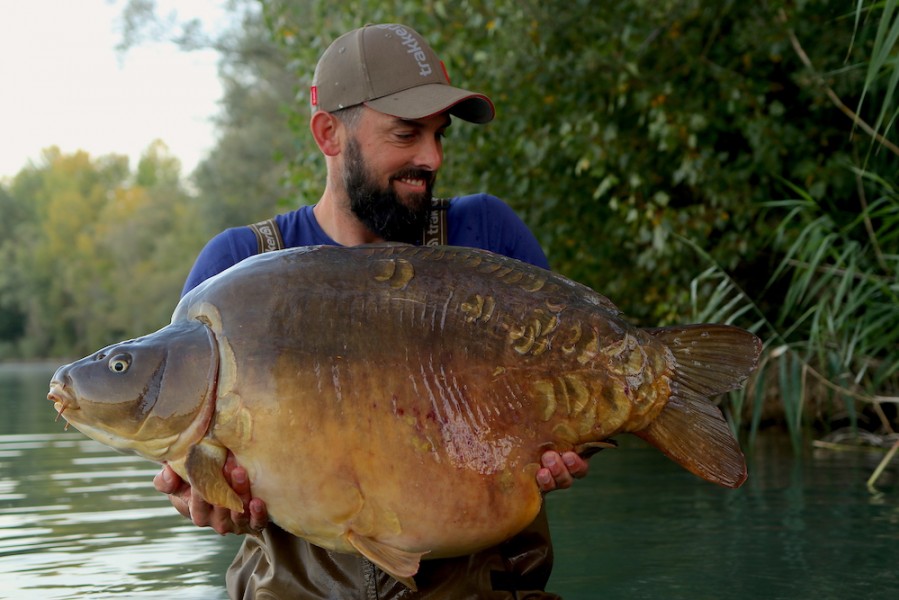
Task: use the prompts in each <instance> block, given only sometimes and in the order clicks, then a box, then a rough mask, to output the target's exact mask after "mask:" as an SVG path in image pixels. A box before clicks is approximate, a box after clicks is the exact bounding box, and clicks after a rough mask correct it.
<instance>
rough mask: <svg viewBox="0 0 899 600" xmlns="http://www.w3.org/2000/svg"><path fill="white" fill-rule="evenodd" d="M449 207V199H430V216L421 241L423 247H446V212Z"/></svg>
mask: <svg viewBox="0 0 899 600" xmlns="http://www.w3.org/2000/svg"><path fill="white" fill-rule="evenodd" d="M449 205H450V201H449V198H432V199H431V214H430V216H429V217H428V223H427V225H425V230H424V234H423V235H422V240H421V243H422V245H423V246H446V244H447V240H448V239H449V226H448V224H447V218H446V211H447V209H448V208H449Z"/></svg>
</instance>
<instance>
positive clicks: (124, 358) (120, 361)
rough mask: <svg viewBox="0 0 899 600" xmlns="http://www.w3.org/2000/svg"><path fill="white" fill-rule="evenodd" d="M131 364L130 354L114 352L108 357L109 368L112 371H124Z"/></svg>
mask: <svg viewBox="0 0 899 600" xmlns="http://www.w3.org/2000/svg"><path fill="white" fill-rule="evenodd" d="M130 366H131V355H130V354H116V355H115V356H113V357H112V358H110V359H109V370H110V371H112V372H113V373H124V372H125V371H127V370H128V368H129V367H130Z"/></svg>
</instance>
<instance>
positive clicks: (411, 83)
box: [154, 25, 587, 599]
mask: <svg viewBox="0 0 899 600" xmlns="http://www.w3.org/2000/svg"><path fill="white" fill-rule="evenodd" d="M311 100H312V104H313V115H312V118H311V120H310V130H311V132H312V135H313V137H314V139H315V141H316V143H317V144H318V147H319V149H320V150H321V152H322V154H323V155H324V156H325V163H326V167H327V179H326V182H325V189H324V192H323V193H322V196H321V198H320V200H319V201H318V203H316V204H315V205H314V206H304V207H301V208H300V209H298V210H296V211H293V212H291V213H287V214H284V215H279V216H277V217H276V218H275V219H274V222H275V224H276V225H277V233H272V231H269V232H268V233H269V235H270V236H273V237H272V239H274V240H276V243H278V245H280V244H283V246H285V247H291V246H303V245H316V244H331V245H343V246H353V245H357V244H364V243H371V242H381V241H385V240H387V241H402V242H409V243H421V241H422V231H423V230H424V229H425V226H426V224H428V222H429V218H430V217H431V213H432V189H433V186H434V182H435V179H436V175H437V172H438V170H439V169H440V166H441V164H442V162H443V147H442V141H441V140H442V137H443V135H444V133H445V131H446V129H447V127H449V126H450V124H451V120H452V117H453V116H455V117H458V118H461V119H464V120H467V121H471V122H475V123H486V122H489V121H490V120H492V119H493V116H494V108H493V104H492V103H491V102H490V100H489V98H487V97H486V96H484V95H481V94H475V93H472V92H469V91H466V90H462V89H459V88H455V87H452V86H450V85H449V79H448V77H447V75H446V72H445V70H444V68H443V65H442V63H441V62H440V60H439V59H438V58H437V56H436V55H435V54H434V51H433V50H432V49H431V48H430V47H429V46H428V45H427V43H426V42H425V41H424V40H423V39H422V38H421V36H419V34H418V33H416V32H415V31H413V30H412V29H410V28H408V27H404V26H401V25H370V26H366V27H363V28H360V29H357V30H354V31H351V32H350V33H347V34H345V35H343V36H341V37H340V38H338V39H337V40H336V41H335V42H334V43H333V44H332V45H331V46H330V47H329V48H328V49H327V50H326V51H325V53H324V55H323V56H322V58H321V60H320V61H319V64H318V66H317V67H316V71H315V76H314V79H313V88H312V93H311ZM445 212H446V214H445V222H446V225H447V226H448V243H450V244H454V245H465V246H471V247H477V248H484V249H487V250H492V251H494V252H499V253H503V254H506V255H508V256H512V257H514V258H518V259H520V260H525V261H528V262H531V263H533V264H536V265H539V266H542V267H544V268H548V265H547V262H546V257H545V256H544V254H543V251H542V250H541V249H540V246H539V244H538V243H537V241H536V239H535V238H534V236H533V235H532V234H531V232H530V231H529V230H528V229H527V227H526V226H525V225H524V224H523V223H522V222H521V220H520V219H518V217H516V216H515V215H514V213H513V212H512V211H511V209H510V208H509V207H508V206H507V205H506V204H504V203H503V202H502V201H500V200H498V199H497V198H494V197H491V196H487V195H485V194H477V195H473V196H465V197H460V198H453V199H452V201H451V202H450V203H449V206H448V208H446V211H445ZM278 236H280V237H278ZM263 239H264V238H263V237H262V236H261V235H260V236H259V237H257V235H256V233H254V231H253V230H252V229H251V228H249V227H239V228H234V229H229V230H227V231H225V232H222V233H221V234H219V235H218V236H216V237H214V238H213V239H212V240H210V242H209V243H208V244H207V245H206V247H205V248H204V249H203V251H202V252H201V253H200V255H199V257H198V258H197V261H196V263H195V264H194V267H193V269H192V270H191V273H190V275H189V276H188V279H187V282H186V283H185V287H184V291H185V293H186V292H187V291H188V290H190V289H192V288H193V287H194V286H196V285H197V284H199V283H200V282H201V281H203V280H205V279H207V278H209V277H211V276H213V275H215V274H216V273H219V272H221V271H223V270H225V269H226V268H228V267H230V266H231V265H233V264H235V263H237V262H239V261H241V260H243V259H245V258H247V257H249V256H251V255H253V254H256V253H257V252H259V251H262V250H264V249H265V248H264V247H263V243H262V241H263ZM542 464H543V468H542V469H540V471H538V473H537V483H538V485H539V486H540V488H541V490H543V491H550V490H552V489H555V488H557V487H568V486H570V485H571V483H572V478H573V477H582V476H584V475H585V474H586V472H587V464H586V462H585V461H584V460H583V459H582V458H581V457H579V456H578V455H577V454H575V453H573V452H567V453H565V454H564V455H562V456H560V455H559V454H558V453H556V452H547V453H546V454H544V456H543V457H542ZM224 471H225V476H226V478H227V479H228V481H229V483H230V484H231V486H232V487H233V488H234V489H235V491H236V492H238V494H239V495H240V496H241V498H242V499H243V500H244V511H243V513H237V512H231V511H228V510H227V509H224V508H221V507H213V506H210V505H209V504H207V503H206V502H205V501H203V499H202V498H199V497H195V496H193V495H192V494H191V489H190V486H189V485H187V484H186V483H185V482H182V481H181V480H180V479H179V478H178V476H177V475H175V474H174V472H173V471H172V470H171V469H170V468H168V467H165V468H164V469H163V471H162V472H160V474H159V475H157V477H156V478H155V480H154V483H155V485H156V487H157V489H158V490H159V491H162V492H164V493H167V494H170V498H171V501H172V504H173V505H174V506H175V507H176V508H177V509H178V510H179V512H181V514H183V515H184V516H186V517H188V518H190V519H192V520H193V522H194V523H195V524H197V525H199V526H210V527H213V528H214V529H215V530H216V531H218V532H219V533H222V534H224V533H228V532H234V533H251V534H253V535H247V536H246V537H245V539H244V544H243V547H242V548H241V551H240V553H239V555H238V556H237V558H236V559H235V561H234V563H233V564H232V566H231V568H230V569H229V571H228V576H227V582H228V590H229V593H230V594H231V596H232V597H233V598H260V599H261V598H266V599H267V598H283V599H293V598H304V599H305V598H339V599H355V598H359V599H368V598H434V599H437V598H441V599H443V598H525V597H527V598H555V597H556V596H553V595H551V594H547V593H545V592H543V591H542V590H543V588H544V587H545V585H546V581H547V579H548V578H549V573H550V569H551V566H552V548H551V545H550V541H549V532H548V527H547V523H546V517H545V514H544V513H542V512H541V514H540V516H539V517H538V518H537V520H536V521H535V523H534V524H533V525H532V526H531V527H529V528H528V529H526V530H525V531H524V532H522V533H521V534H519V535H518V536H516V537H515V538H513V539H512V540H510V541H508V542H505V543H503V544H501V545H500V546H497V547H496V548H490V549H488V550H485V551H483V552H480V553H478V554H475V555H473V556H465V557H458V558H453V559H441V560H425V561H423V562H422V565H421V569H420V571H419V573H418V575H417V576H416V578H415V579H416V583H417V584H418V586H419V591H418V592H415V593H413V592H411V591H410V590H408V589H407V588H405V587H404V586H403V585H402V584H400V583H398V582H397V581H395V580H393V579H392V578H390V577H389V576H388V575H386V574H385V573H383V572H382V571H380V569H378V568H377V567H375V566H374V565H373V564H372V563H370V562H369V561H367V560H366V559H364V558H362V557H358V556H355V555H348V554H337V553H332V552H329V551H326V550H323V549H321V548H318V547H316V546H313V545H311V544H309V543H307V542H305V541H304V540H302V539H300V538H297V537H294V536H292V535H290V534H288V533H286V532H285V531H283V530H281V529H280V528H278V527H277V526H276V525H274V524H269V523H268V522H267V514H266V510H265V504H264V502H262V500H260V499H259V498H253V497H252V493H251V489H250V482H249V481H248V480H247V474H246V472H245V471H244V470H243V469H242V468H241V467H240V466H239V465H236V464H235V461H234V459H233V457H229V459H228V461H227V463H226V465H225V469H224Z"/></svg>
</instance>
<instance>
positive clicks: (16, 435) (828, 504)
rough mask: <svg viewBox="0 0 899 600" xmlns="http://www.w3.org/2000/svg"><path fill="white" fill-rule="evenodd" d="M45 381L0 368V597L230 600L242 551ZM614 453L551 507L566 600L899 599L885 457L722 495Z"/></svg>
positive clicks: (826, 457) (892, 484)
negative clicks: (874, 480) (232, 568)
mask: <svg viewBox="0 0 899 600" xmlns="http://www.w3.org/2000/svg"><path fill="white" fill-rule="evenodd" d="M55 366H56V365H16V366H9V365H0V597H2V598H15V599H27V600H30V599H35V600H37V599H40V600H47V599H63V598H79V599H80V598H91V599H94V598H99V599H104V598H116V599H123V598H128V599H129V600H130V599H137V600H143V599H150V598H160V599H161V598H166V599H191V600H193V599H202V600H209V599H212V600H215V599H218V598H225V592H224V585H223V576H224V572H225V569H226V568H227V565H228V564H229V563H230V561H231V558H232V557H233V556H234V553H235V552H236V545H237V542H238V541H239V540H238V539H237V538H235V537H227V538H221V537H219V536H217V535H215V534H214V533H212V532H211V531H209V530H199V529H197V528H195V527H193V526H191V525H189V524H188V523H187V522H186V521H185V520H183V519H182V518H181V517H180V516H179V515H177V513H175V512H174V510H173V509H172V508H171V507H170V505H169V504H168V502H167V501H166V499H165V498H163V497H162V496H161V495H160V494H157V493H156V492H155V491H154V490H153V488H152V483H151V482H152V478H153V475H154V474H155V473H156V469H155V468H154V466H153V465H152V464H151V463H149V462H147V461H144V460H142V459H139V458H136V457H132V456H126V455H122V454H118V453H116V452H114V451H112V450H110V449H108V448H106V447H104V446H102V445H100V444H98V443H96V442H94V441H92V440H89V439H87V438H85V437H84V436H83V435H82V434H80V433H79V432H77V431H75V430H74V429H70V430H69V431H63V430H62V428H63V424H62V423H61V422H60V423H54V421H53V416H54V415H53V409H52V407H51V406H50V404H49V403H48V402H47V401H46V400H44V398H45V397H46V393H47V381H48V379H49V377H50V375H51V374H52V372H53V370H54V368H55ZM620 441H621V442H622V446H623V448H622V449H621V450H615V451H606V452H603V453H600V454H599V455H598V456H596V457H595V458H594V459H593V461H592V465H591V475H590V477H588V478H587V479H585V480H583V481H580V482H578V484H577V485H576V486H575V488H574V489H572V490H568V491H565V492H558V493H554V494H551V495H550V496H549V497H548V503H549V513H550V522H551V524H552V529H553V535H554V539H555V550H556V568H555V571H554V574H553V577H552V579H551V581H550V589H551V590H553V591H555V592H558V593H561V594H563V596H564V597H565V598H566V600H580V599H584V600H586V599H593V598H624V599H657V598H658V599H666V600H667V599H680V598H684V599H687V598H690V599H693V598H698V599H703V598H710V599H712V598H714V599H717V598H734V599H744V598H745V599H750V598H751V599H755V598H765V599H769V598H783V599H790V600H793V599H802V598H809V599H814V600H824V599H829V598H834V599H837V598H839V599H843V598H847V597H852V598H894V597H895V596H896V587H897V583H899V578H897V575H896V574H895V565H896V564H897V562H899V561H897V559H899V529H897V524H899V487H897V469H896V468H895V467H891V468H889V469H888V470H887V471H886V472H885V473H884V475H883V476H882V478H881V481H880V491H879V493H876V494H871V493H869V492H868V491H867V489H866V487H865V481H866V479H867V477H868V476H869V475H870V474H871V472H872V471H873V469H874V467H875V466H876V464H877V462H878V461H879V460H880V458H881V457H882V456H883V455H882V453H857V452H843V453H840V452H833V451H816V452H814V453H810V454H809V455H808V456H806V457H804V459H803V460H801V461H797V460H794V459H793V458H792V455H791V451H790V448H789V445H788V443H787V444H785V445H782V444H778V443H776V442H777V441H776V440H763V442H764V443H762V444H761V445H760V446H759V448H758V449H757V451H756V452H755V453H754V454H753V455H752V456H751V457H750V478H749V481H748V482H747V483H746V485H745V486H744V487H743V488H741V489H740V490H736V491H731V490H725V489H721V488H718V487H716V486H713V485H711V484H706V483H704V482H701V481H699V480H698V479H696V478H695V477H693V476H692V475H689V474H687V473H685V472H684V471H682V470H681V469H680V468H678V467H677V466H675V465H674V464H673V463H671V462H670V461H668V460H667V459H666V458H664V457H663V456H661V454H659V453H658V452H657V451H655V450H654V449H650V448H647V447H645V446H643V445H642V444H641V443H640V442H639V441H636V440H632V439H629V438H622V439H621V440H620Z"/></svg>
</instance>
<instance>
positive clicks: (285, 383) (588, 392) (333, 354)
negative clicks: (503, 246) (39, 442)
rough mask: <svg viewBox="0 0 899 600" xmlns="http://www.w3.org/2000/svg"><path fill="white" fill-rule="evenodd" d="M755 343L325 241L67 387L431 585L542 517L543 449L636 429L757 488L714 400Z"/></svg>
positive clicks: (239, 277) (94, 414)
mask: <svg viewBox="0 0 899 600" xmlns="http://www.w3.org/2000/svg"><path fill="white" fill-rule="evenodd" d="M758 353H759V342H758V340H757V339H756V338H755V336H753V335H751V334H749V333H748V332H745V331H743V330H741V329H737V328H733V327H726V326H721V325H697V326H687V327H680V328H664V329H655V330H641V329H637V328H635V327H633V326H631V325H629V324H628V323H627V322H625V321H624V320H623V319H622V318H621V316H620V314H619V312H618V310H617V309H616V308H615V306H614V305H613V304H612V303H611V302H610V301H608V300H607V299H606V298H604V297H603V296H601V295H600V294H598V293H596V292H594V291H593V290H591V289H589V288H587V287H584V286H582V285H579V284H577V283H575V282H572V281H570V280H568V279H566V278H564V277H562V276H559V275H557V274H553V273H551V272H548V271H545V270H543V269H539V268H537V267H533V266H530V265H527V264H524V263H521V262H519V261H515V260H512V259H508V258H504V257H501V256H498V255H495V254H491V253H489V252H485V251H480V250H473V249H465V248H448V247H437V248H424V247H412V246H402V245H378V246H364V247H357V248H332V247H310V248H297V249H292V250H285V251H280V252H271V253H267V254H263V255H259V256H257V257H253V258H251V259H248V260H246V261H243V262H242V263H240V264H238V265H236V266H235V267H233V268H231V269H229V270H228V271H226V272H224V273H222V274H220V275H218V276H216V277H214V278H212V279H210V280H208V281H206V282H204V283H203V284H201V285H200V286H198V287H197V288H196V289H194V290H193V291H192V292H190V293H189V294H187V295H186V296H185V297H184V298H183V299H182V300H181V302H180V303H179V305H178V307H177V308H176V310H175V313H174V315H173V317H172V323H171V324H170V325H169V326H167V327H166V328H163V329H161V330H159V331H158V332H156V333H153V334H150V335H148V336H145V337H143V338H138V339H137V340H129V341H127V342H122V343H121V344H115V345H113V346H109V347H107V348H105V349H103V350H101V351H99V352H98V353H95V354H94V355H91V356H89V357H86V358H85V359H82V361H79V362H76V363H73V364H72V365H67V366H65V367H61V368H60V370H59V371H58V372H57V373H56V375H55V376H54V378H53V381H52V382H51V392H50V396H49V397H50V398H51V400H53V401H54V403H55V405H56V408H57V410H58V411H59V412H60V413H61V414H62V415H63V416H64V417H65V418H66V419H67V420H68V421H69V422H70V423H72V424H73V425H75V427H77V428H78V429H80V430H81V431H83V432H84V433H86V434H87V435H89V436H91V437H94V438H96V439H98V440H100V441H101V442H104V443H107V444H109V445H111V446H114V447H117V448H120V449H123V450H127V451H132V452H136V453H138V454H141V455H143V456H145V457H147V458H150V459H152V460H156V461H158V462H168V463H170V464H171V465H172V466H173V467H174V468H175V469H176V470H177V471H178V472H179V474H181V475H182V476H183V477H185V478H186V479H189V481H190V482H191V484H192V486H193V487H194V489H195V490H198V491H199V492H200V493H201V494H202V495H203V496H204V497H206V498H207V500H210V501H211V502H213V503H214V504H218V505H222V506H229V507H231V508H236V509H237V510H240V509H241V508H242V504H241V502H240V500H239V499H238V498H237V497H236V495H235V494H234V493H233V491H232V490H230V488H229V487H228V486H227V484H226V483H225V480H224V478H223V477H222V475H221V466H222V464H223V462H224V457H225V453H226V452H227V450H230V451H231V452H233V453H234V454H235V456H236V458H237V461H238V463H239V464H241V465H242V466H244V467H245V468H246V469H247V472H248V474H249V477H250V481H251V485H252V489H253V494H254V496H256V497H259V498H261V499H263V500H264V501H265V502H266V505H267V507H268V510H269V514H270V516H271V517H272V519H273V520H274V521H275V522H276V523H277V524H278V525H279V526H280V527H282V528H283V529H285V530H287V531H289V532H291V533H293V534H295V535H298V536H301V537H303V538H306V539H308V540H309V541H310V542H312V543H314V544H317V545H319V546H322V547H325V548H329V549H333V550H337V551H341V552H354V553H359V554H362V555H364V556H366V557H368V558H369V559H371V560H372V561H373V562H375V563H376V564H378V565H379V566H381V567H382V568H383V569H384V570H385V571H387V572H388V573H390V574H391V575H393V576H394V577H396V578H397V579H399V580H400V581H403V582H404V583H406V584H407V585H409V586H410V587H414V581H413V579H412V576H413V575H414V574H415V572H416V571H417V569H418V563H419V560H420V559H422V558H424V559H428V558H439V557H447V556H456V555H463V554H469V553H472V552H475V551H478V550H480V549H483V548H487V547H490V546H493V545H495V544H497V543H499V542H502V541H503V540H505V539H507V538H509V537H511V536H513V535H514V534H515V533H517V532H518V531H520V530H521V529H523V528H524V527H526V526H527V525H528V524H529V523H530V522H531V521H532V520H533V519H534V518H535V516H536V515H537V513H538V511H539V509H540V505H541V494H540V492H539V490H538V487H537V484H536V481H535V473H536V471H537V469H538V467H539V465H538V461H539V459H540V456H541V454H542V453H543V452H544V451H545V450H547V449H555V450H558V451H566V450H569V449H574V450H577V451H582V450H584V449H585V448H588V447H589V446H591V445H596V444H602V442H603V440H606V439H608V438H609V437H610V436H613V435H615V434H618V433H622V432H632V433H635V434H637V435H639V436H641V437H643V438H644V439H647V440H648V441H649V442H651V443H653V444H654V445H656V446H657V447H659V448H660V449H661V450H662V451H663V452H665V453H666V454H668V455H669V456H670V457H671V458H672V459H674V460H675V461H677V462H678V463H680V464H681V465H682V466H684V467H685V468H687V469H689V470H690V471H692V472H693V473H695V474H697V475H699V476H701V477H703V478H705V479H708V480H710V481H714V482H716V483H719V484H721V485H725V486H729V487H736V486H738V485H740V484H741V483H742V481H743V480H744V479H745V477H746V470H745V463H744V461H743V457H742V454H741V453H740V450H739V447H738V446H737V444H736V442H735V441H734V440H733V438H732V437H731V435H730V432H729V429H728V428H727V424H726V422H725V421H724V419H723V418H722V417H721V414H720V412H719V411H718V410H717V408H715V407H714V406H713V405H712V404H711V403H709V402H708V400H707V397H708V396H711V395H715V394H719V393H722V392H724V391H727V390H730V389H733V388H734V387H737V386H738V385H740V384H741V383H742V382H743V380H744V379H745V378H746V377H747V376H748V375H749V374H750V373H751V371H752V370H753V369H754V368H755V366H756V362H757V358H758Z"/></svg>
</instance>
